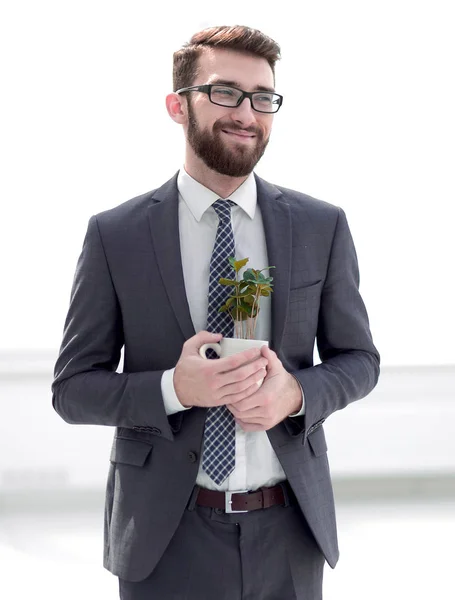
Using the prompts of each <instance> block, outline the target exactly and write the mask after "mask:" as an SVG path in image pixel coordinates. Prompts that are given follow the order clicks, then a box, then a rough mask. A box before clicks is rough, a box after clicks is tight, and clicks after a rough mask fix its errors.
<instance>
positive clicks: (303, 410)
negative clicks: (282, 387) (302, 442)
mask: <svg viewBox="0 0 455 600" xmlns="http://www.w3.org/2000/svg"><path fill="white" fill-rule="evenodd" d="M294 379H295V380H296V381H297V383H298V384H299V387H300V391H301V392H302V408H301V409H300V410H299V412H298V413H294V414H293V415H289V416H290V417H301V416H303V415H304V414H305V394H304V393H303V388H302V386H301V384H300V381H299V380H298V379H297V377H294Z"/></svg>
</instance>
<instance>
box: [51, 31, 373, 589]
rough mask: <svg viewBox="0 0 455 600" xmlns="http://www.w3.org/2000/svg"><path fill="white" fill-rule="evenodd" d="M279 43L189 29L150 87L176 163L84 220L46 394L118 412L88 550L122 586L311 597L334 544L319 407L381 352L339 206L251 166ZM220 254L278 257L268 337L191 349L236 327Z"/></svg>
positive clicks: (97, 419)
mask: <svg viewBox="0 0 455 600" xmlns="http://www.w3.org/2000/svg"><path fill="white" fill-rule="evenodd" d="M279 57H280V48H279V46H278V44H277V43H276V42H275V41H274V40H272V39H271V38H269V37H267V36H266V35H264V34H263V33H261V32H260V31H257V30H255V29H251V28H248V27H241V26H235V27H227V26H224V27H213V28H209V29H205V30H203V31H201V32H199V33H197V34H195V35H194V36H193V37H192V39H191V40H190V42H189V43H188V44H186V45H185V46H184V47H183V48H182V49H180V50H179V51H177V52H176V53H175V54H174V91H173V92H172V93H171V94H169V95H168V96H167V97H166V107H167V111H168V113H169V115H170V117H171V118H172V119H173V121H175V122H176V123H178V124H179V125H181V126H182V128H183V132H184V135H185V144H186V146H185V162H184V165H183V167H182V168H181V169H180V170H179V171H178V172H177V173H176V175H175V176H174V177H173V178H172V179H171V180H170V181H168V182H166V183H165V184H164V185H162V186H161V187H160V188H158V189H156V190H154V191H151V192H148V193H146V194H144V195H142V196H140V197H138V198H134V199H132V200H129V201H127V202H125V203H123V204H121V205H120V206H117V207H115V208H113V209H111V210H108V211H105V212H103V213H101V214H98V215H95V216H93V217H92V218H91V219H90V221H89V224H88V230H87V234H86V238H85V241H84V245H83V249H82V253H81V256H80V259H79V263H78V266H77V270H76V275H75V280H74V285H73V290H72V294H71V302H70V307H69V311H68V316H67V319H66V324H65V330H64V336H63V342H62V346H61V350H60V354H59V357H58V359H57V363H56V366H55V379H54V382H53V385H52V391H53V406H54V408H55V410H56V411H57V412H58V414H59V415H60V416H61V417H62V418H63V419H64V420H65V421H67V422H68V423H77V424H91V425H104V426H111V427H115V428H116V429H115V435H114V440H113V445H112V453H111V457H110V458H111V462H110V470H109V477H108V482H107V491H106V508H105V528H104V532H105V552H104V566H105V567H106V568H107V569H108V570H109V571H111V572H112V573H113V574H114V575H116V576H117V577H118V579H119V593H120V598H122V599H123V600H145V599H147V600H154V599H159V600H170V599H173V598H175V599H179V600H184V599H187V600H214V598H216V599H217V600H223V599H225V600H240V599H241V600H260V599H261V600H291V599H292V600H296V599H301V600H303V599H305V600H319V599H320V598H322V581H323V568H324V564H325V562H327V563H328V564H329V565H330V566H331V567H332V568H333V567H335V564H336V562H337V560H338V545H337V532H336V522H335V508H334V499H333V492H332V485H331V479H330V473H329V466H328V460H327V446H326V442H325V436H324V429H323V423H324V421H325V420H326V419H327V417H329V416H330V415H331V414H332V413H333V412H335V411H336V410H340V409H342V408H344V407H345V406H346V405H347V404H349V403H350V402H353V401H355V400H358V399H360V398H363V397H365V396H366V395H367V394H368V393H369V392H370V391H371V390H372V389H373V388H374V386H375V385H376V382H377V379H378V376H379V354H378V352H377V350H376V348H375V346H374V345H373V341H372V337H371V333H370V329H369V322H368V316H367V312H366V310H365V306H364V303H363V301H362V298H361V296H360V294H359V289H358V288H359V273H358V266H357V258H356V252H355V248H354V244H353V241H352V237H351V234H350V231H349V227H348V224H347V220H346V216H345V213H344V212H343V210H342V209H341V208H339V207H337V206H334V205H331V204H328V203H327V202H323V201H321V200H316V199H314V198H311V197H309V196H307V195H305V194H302V193H300V192H297V191H293V190H289V189H285V188H283V187H280V186H276V185H271V184H270V183H267V182H266V181H264V180H263V179H261V178H260V177H258V176H257V175H256V174H255V173H254V168H255V166H256V164H257V163H258V161H259V160H260V158H261V156H262V155H263V153H264V151H265V149H266V146H267V144H268V142H269V139H270V133H271V129H272V123H273V119H274V118H275V114H276V113H277V112H278V111H279V109H280V108H281V106H282V104H283V97H282V96H281V95H280V94H279V93H278V92H276V90H275V63H276V61H277V60H278V59H279ZM229 256H236V257H237V258H244V257H248V258H249V259H250V261H249V266H252V267H253V268H256V269H262V268H264V267H265V266H266V265H273V266H274V267H275V270H274V271H273V276H274V281H273V284H274V288H273V290H274V291H273V294H272V296H271V297H264V298H263V299H262V300H263V302H262V303H261V311H260V313H259V315H258V319H257V326H256V330H255V337H256V339H258V340H264V341H267V342H268V343H269V344H268V346H267V345H264V346H262V347H261V348H259V349H258V348H250V349H248V350H245V351H243V352H240V353H238V354H234V355H232V356H225V357H223V358H219V359H217V360H206V359H205V357H204V356H202V355H201V354H200V352H199V350H200V348H201V347H202V346H203V345H204V344H205V343H213V342H219V341H220V340H221V339H222V338H229V337H233V332H234V329H233V322H232V319H230V318H229V315H226V314H225V313H220V312H219V308H220V306H221V305H222V304H223V302H224V301H225V294H226V290H227V288H225V287H223V286H222V285H220V283H219V280H220V278H221V277H226V276H227V277H229V276H231V277H232V273H230V271H229V270H230V269H231V267H230V265H229V262H228V258H229ZM226 269H227V271H226ZM265 274H266V275H268V272H265ZM315 340H316V341H317V344H318V349H319V355H320V358H321V363H320V364H318V365H316V366H314V364H313V348H314V343H315ZM122 348H123V350H124V366H123V371H122V372H117V368H118V365H119V361H120V355H121V350H122ZM258 384H259V385H258Z"/></svg>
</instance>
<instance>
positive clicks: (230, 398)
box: [222, 382, 258, 408]
mask: <svg viewBox="0 0 455 600" xmlns="http://www.w3.org/2000/svg"><path fill="white" fill-rule="evenodd" d="M257 391H258V384H257V383H256V382H255V383H253V384H252V385H250V386H249V387H248V388H247V389H246V390H244V391H242V392H237V393H236V394H228V395H226V396H223V398H222V400H223V403H224V404H225V405H226V406H227V407H228V408H229V406H230V405H231V404H235V403H236V402H239V401H240V400H244V399H245V398H248V396H251V395H252V394H256V393H257Z"/></svg>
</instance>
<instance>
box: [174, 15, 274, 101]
mask: <svg viewBox="0 0 455 600" xmlns="http://www.w3.org/2000/svg"><path fill="white" fill-rule="evenodd" d="M208 47H212V48H228V49H230V50H237V51H239V52H245V53H247V54H253V55H254V56H258V57H261V58H265V59H266V60H267V62H268V63H269V65H270V68H271V69H272V73H273V76H274V77H275V63H276V61H277V60H279V59H280V58H281V57H280V47H279V45H278V44H277V43H276V42H275V41H274V40H272V38H269V37H268V36H266V35H265V34H264V33H262V32H261V31H259V30H257V29H251V28H250V27H244V26H242V25H233V26H228V25H223V26H220V27H209V28H208V29H203V30H202V31H200V32H199V33H195V34H194V35H193V37H192V38H191V40H190V41H189V42H188V43H187V44H184V46H183V47H182V48H181V49H180V50H177V52H174V68H173V85H174V91H177V90H178V89H180V88H183V87H189V86H190V85H192V84H193V81H194V79H195V78H196V76H197V70H198V58H199V56H200V55H201V54H202V52H203V51H204V49H205V48H208Z"/></svg>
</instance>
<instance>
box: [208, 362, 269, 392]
mask: <svg viewBox="0 0 455 600" xmlns="http://www.w3.org/2000/svg"><path fill="white" fill-rule="evenodd" d="M266 366H267V359H265V358H262V357H260V358H258V359H257V360H255V361H253V362H250V363H247V364H243V365H242V366H240V367H237V369H234V370H233V371H227V372H226V373H218V375H217V377H218V379H219V381H220V383H221V385H223V386H227V385H231V384H235V383H241V382H245V381H246V380H247V379H249V378H251V377H255V381H260V380H261V379H263V378H264V377H265V376H266V374H267V371H266V370H265V368H266ZM251 383H253V381H251ZM242 389H244V388H242ZM237 391H241V390H235V389H234V390H232V391H228V392H227V393H234V392H237Z"/></svg>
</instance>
